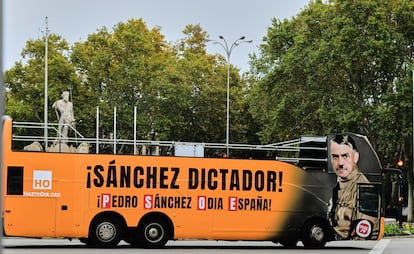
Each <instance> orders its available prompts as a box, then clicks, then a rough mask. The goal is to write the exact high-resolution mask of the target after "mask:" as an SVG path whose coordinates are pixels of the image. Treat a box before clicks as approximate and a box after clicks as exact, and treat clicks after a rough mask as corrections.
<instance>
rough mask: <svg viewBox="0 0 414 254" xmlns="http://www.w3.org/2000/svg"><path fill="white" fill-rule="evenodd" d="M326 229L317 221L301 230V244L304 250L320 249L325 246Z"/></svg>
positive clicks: (311, 222)
mask: <svg viewBox="0 0 414 254" xmlns="http://www.w3.org/2000/svg"><path fill="white" fill-rule="evenodd" d="M327 233H328V230H327V227H326V226H324V225H323V224H322V223H320V222H318V221H310V222H308V223H306V224H305V226H304V227H303V230H302V243H303V245H304V246H305V248H306V249H320V248H323V247H324V246H325V244H326V239H327Z"/></svg>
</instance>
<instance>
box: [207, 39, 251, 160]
mask: <svg viewBox="0 0 414 254" xmlns="http://www.w3.org/2000/svg"><path fill="white" fill-rule="evenodd" d="M219 39H220V40H222V41H223V42H220V41H216V40H208V41H211V42H213V43H214V44H218V45H220V46H221V47H222V48H223V49H224V51H225V52H226V56H227V58H226V60H227V100H226V111H227V112H226V154H227V157H229V156H230V153H229V136H230V128H229V127H230V55H231V52H232V51H233V49H234V48H235V47H237V46H239V45H240V44H241V43H251V42H252V40H245V39H246V37H245V36H242V37H240V38H238V39H237V40H235V41H234V42H233V43H232V44H231V45H230V46H229V44H228V43H227V40H226V39H225V38H224V37H223V36H222V35H220V36H219Z"/></svg>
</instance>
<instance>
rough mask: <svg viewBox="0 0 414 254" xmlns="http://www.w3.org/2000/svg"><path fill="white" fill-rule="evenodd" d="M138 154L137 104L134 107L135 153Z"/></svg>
mask: <svg viewBox="0 0 414 254" xmlns="http://www.w3.org/2000/svg"><path fill="white" fill-rule="evenodd" d="M136 154H137V106H135V107H134V155H136Z"/></svg>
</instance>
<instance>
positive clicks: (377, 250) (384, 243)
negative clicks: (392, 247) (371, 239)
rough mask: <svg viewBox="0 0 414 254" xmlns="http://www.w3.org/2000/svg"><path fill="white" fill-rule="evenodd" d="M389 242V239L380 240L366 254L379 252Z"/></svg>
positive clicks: (377, 253) (379, 253)
mask: <svg viewBox="0 0 414 254" xmlns="http://www.w3.org/2000/svg"><path fill="white" fill-rule="evenodd" d="M390 242H391V239H382V240H380V241H379V242H378V243H377V244H376V245H375V246H374V248H373V249H372V250H371V251H370V252H368V254H381V253H382V252H383V251H384V250H385V248H387V245H388V244H389V243H390Z"/></svg>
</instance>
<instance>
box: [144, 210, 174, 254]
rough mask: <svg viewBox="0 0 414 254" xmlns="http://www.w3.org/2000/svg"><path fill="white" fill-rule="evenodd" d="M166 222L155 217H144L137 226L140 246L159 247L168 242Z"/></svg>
mask: <svg viewBox="0 0 414 254" xmlns="http://www.w3.org/2000/svg"><path fill="white" fill-rule="evenodd" d="M168 232H169V230H168V228H167V224H166V223H165V222H164V220H162V219H160V218H157V217H149V218H146V219H145V220H144V221H143V222H142V224H141V225H140V227H139V228H138V237H139V240H138V241H139V243H140V246H142V247H144V248H161V247H164V246H165V244H166V243H167V242H168V239H169V235H168Z"/></svg>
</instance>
